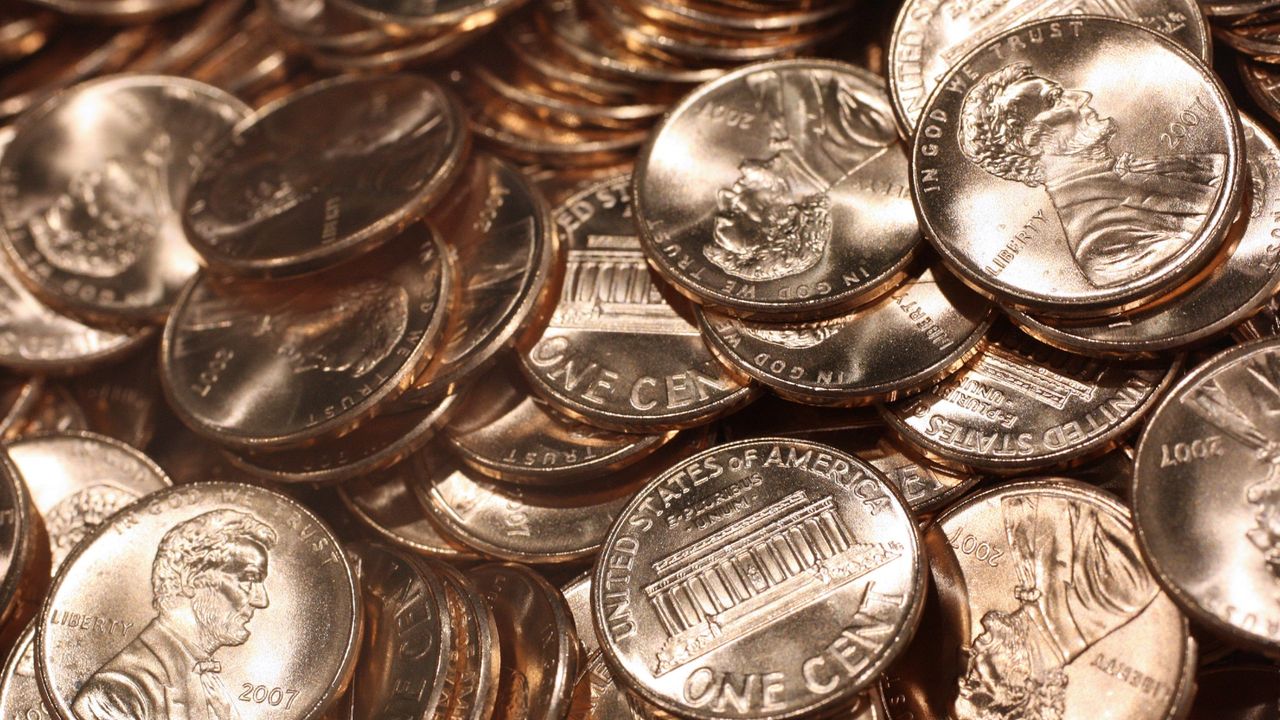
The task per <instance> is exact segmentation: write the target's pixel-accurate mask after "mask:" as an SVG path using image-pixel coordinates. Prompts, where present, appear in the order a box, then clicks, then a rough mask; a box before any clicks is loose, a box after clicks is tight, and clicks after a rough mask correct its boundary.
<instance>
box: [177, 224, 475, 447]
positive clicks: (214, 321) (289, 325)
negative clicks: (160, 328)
mask: <svg viewBox="0 0 1280 720" xmlns="http://www.w3.org/2000/svg"><path fill="white" fill-rule="evenodd" d="M450 275H451V270H450V268H449V266H448V264H447V261H446V256H445V252H444V248H443V246H442V245H441V243H440V239H439V238H438V237H437V236H436V235H435V234H434V232H433V231H432V230H431V229H430V228H429V227H428V226H427V225H425V224H423V223H415V224H414V225H412V226H411V227H410V228H409V229H408V230H406V231H405V233H404V235H402V236H401V237H400V238H399V239H398V240H397V242H395V243H392V244H391V245H389V246H387V247H384V248H381V249H379V250H378V251H377V252H374V253H371V254H368V255H365V256H363V257H361V258H359V259H357V260H354V261H352V262H350V263H347V264H344V265H343V266H341V267H338V268H333V269H331V270H329V271H327V272H325V273H321V274H317V275H315V276H312V277H306V278H295V279H292V280H289V281H252V280H243V279H236V278H227V277H219V276H215V275H212V274H209V273H201V274H199V275H197V276H196V278H195V279H194V280H193V281H192V282H191V284H190V285H188V286H187V288H186V290H185V291H184V292H183V294H182V296H181V297H180V298H179V300H178V302H177V304H176V306H175V307H174V310H173V313H172V314H171V315H170V316H169V322H168V324H167V325H166V326H165V332H164V338H163V341H162V343H161V349H160V357H161V362H160V376H161V380H162V381H163V384H164V390H165V394H166V396H167V397H168V398H169V401H170V403H169V404H170V405H171V406H172V407H173V409H174V411H175V412H176V413H177V414H178V416H179V417H180V418H181V419H182V420H183V422H185V423H187V424H188V425H189V426H190V427H191V429H192V430H195V431H196V432H198V433H200V434H202V435H204V436H206V437H208V438H210V439H212V440H214V441H216V442H219V443H221V444H224V445H229V446H235V447H239V448H246V449H247V448H253V447H280V446H287V445H291V444H292V445H297V444H299V443H301V442H303V441H306V440H308V439H311V438H316V437H322V436H324V435H328V434H333V433H340V432H343V431H346V430H349V429H351V428H352V427H353V426H355V425H356V424H357V423H358V422H360V421H361V420H363V419H366V418H367V417H369V416H370V415H371V414H373V413H374V412H375V411H376V410H377V408H378V406H379V405H380V404H381V403H382V402H385V401H389V400H391V399H394V398H395V397H396V396H397V395H399V394H400V393H402V392H403V391H404V389H405V387H406V386H407V385H408V383H409V382H410V380H411V379H412V378H413V377H415V376H416V375H417V374H418V372H419V371H420V370H421V368H422V366H423V365H424V364H425V363H426V362H427V361H428V360H429V359H430V357H431V353H432V352H433V350H434V348H435V347H436V346H437V345H438V343H439V341H440V338H441V335H442V329H443V327H444V325H445V323H444V314H445V305H446V301H447V299H448V298H449V295H450V286H451V283H452V279H451V277H450ZM268 383H269V384H268Z"/></svg>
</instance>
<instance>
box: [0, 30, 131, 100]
mask: <svg viewBox="0 0 1280 720" xmlns="http://www.w3.org/2000/svg"><path fill="white" fill-rule="evenodd" d="M149 36H150V32H149V29H148V28H147V27H146V26H138V27H131V28H126V29H124V30H118V31H117V30H113V29H108V28H94V29H90V28H77V29H76V31H74V32H65V33H59V34H58V35H57V36H55V37H54V39H53V41H52V42H50V43H49V44H48V45H46V46H45V47H44V48H42V49H41V51H40V52H38V53H36V54H35V55H34V56H32V57H30V58H28V59H27V60H26V61H25V62H23V63H21V64H20V65H18V66H16V67H15V68H13V69H9V70H6V71H5V73H4V74H3V75H0V120H7V119H9V118H12V117H14V116H16V115H18V114H20V113H22V112H23V111H25V110H27V109H28V108H30V107H32V106H33V105H35V104H36V103H39V102H40V101H42V100H44V99H45V98H46V97H48V96H49V95H51V94H53V93H55V92H57V91H58V90H61V89H63V88H65V87H69V86H71V85H74V84H75V83H78V82H80V81H81V80H86V79H88V78H92V77H96V76H98V75H104V74H106V73H111V72H115V71H117V70H119V69H121V68H123V67H124V66H125V64H126V63H128V62H129V60H130V59H131V58H133V57H134V56H136V55H137V54H138V51H139V50H141V49H142V48H143V46H144V45H145V44H146V42H147V38H148V37H149Z"/></svg>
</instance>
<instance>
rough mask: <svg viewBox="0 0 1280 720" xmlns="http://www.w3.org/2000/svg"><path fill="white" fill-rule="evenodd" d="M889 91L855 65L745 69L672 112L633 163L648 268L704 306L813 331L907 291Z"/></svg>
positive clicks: (910, 221)
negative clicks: (818, 322) (800, 323)
mask: <svg viewBox="0 0 1280 720" xmlns="http://www.w3.org/2000/svg"><path fill="white" fill-rule="evenodd" d="M907 175H908V173H907V159H906V152H905V149H904V148H903V146H902V144H901V143H900V142H899V141H898V134H897V130H896V129H895V127H894V124H893V111H892V109H891V108H890V107H889V100H888V98H887V97H886V96H885V91H884V89H883V81H882V80H881V79H880V78H877V77H875V76H873V75H872V74H871V73H869V72H867V71H865V70H863V69H861V68H858V67H854V66H852V65H846V64H844V63H838V62H832V61H823V60H792V61H779V62H770V63H761V64H758V65H751V66H748V67H745V68H741V69H738V70H735V71H733V72H731V73H729V74H727V75H725V76H724V77H722V78H720V79H719V80H716V81H714V82H711V83H708V84H706V85H703V86H702V87H701V88H699V89H698V90H696V91H694V92H693V93H691V94H690V95H689V96H687V97H686V98H685V99H684V100H682V101H681V102H680V103H679V104H678V105H676V107H675V108H673V109H672V110H671V111H670V112H669V113H668V115H667V116H666V118H665V119H664V120H663V122H662V123H661V124H660V125H659V126H658V128H657V129H656V130H655V131H654V136H653V139H652V140H651V142H650V143H649V144H648V145H647V146H646V147H645V148H644V150H643V151H642V153H641V155H640V158H639V160H637V162H636V174H635V187H636V203H635V204H636V218H637V225H638V227H639V228H640V231H641V238H642V239H643V243H644V248H645V253H646V255H647V256H648V258H649V262H650V263H651V264H652V265H653V267H654V268H655V269H656V270H657V271H658V272H659V274H661V275H662V276H663V277H664V278H665V279H666V280H668V281H669V282H671V283H672V285H673V286H675V287H676V288H677V289H678V290H680V292H682V293H683V294H685V295H687V296H688V297H690V298H692V299H693V300H695V301H696V302H698V303H700V304H706V305H712V306H715V307H717V308H719V309H721V310H722V311H723V312H726V313H731V314H734V315H740V316H760V317H762V318H763V317H766V316H768V317H774V318H778V319H796V318H800V317H802V316H807V317H804V318H803V319H809V318H811V317H812V316H814V315H827V316H830V315H834V314H838V313H839V312H841V311H843V310H846V309H849V308H851V307H853V306H856V305H858V304H862V303H865V302H867V301H868V300H871V299H873V298H874V297H876V296H877V295H879V294H881V293H883V292H884V291H886V290H888V289H889V288H891V287H892V286H893V285H894V284H896V283H897V282H898V281H899V280H901V279H902V273H903V269H904V268H905V267H906V265H907V263H908V261H909V260H910V259H911V256H912V253H913V252H914V251H915V249H916V247H917V245H919V244H920V233H919V229H918V226H917V224H916V221H915V219H914V218H913V211H912V206H911V199H910V193H909V191H908V189H907Z"/></svg>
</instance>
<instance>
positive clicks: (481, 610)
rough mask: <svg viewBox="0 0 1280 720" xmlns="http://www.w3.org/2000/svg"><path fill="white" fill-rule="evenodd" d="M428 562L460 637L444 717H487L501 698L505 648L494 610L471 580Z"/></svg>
mask: <svg viewBox="0 0 1280 720" xmlns="http://www.w3.org/2000/svg"><path fill="white" fill-rule="evenodd" d="M422 562H427V563H428V566H429V567H430V568H432V569H434V570H435V571H436V572H437V573H439V574H440V578H441V580H443V581H444V584H445V590H446V592H447V594H448V597H449V603H450V605H449V607H450V611H451V612H452V613H454V625H455V626H456V627H458V628H459V631H458V633H457V635H458V637H459V638H460V639H461V645H460V648H459V649H460V651H461V652H460V654H461V655H462V658H461V661H460V662H458V663H457V665H458V674H457V676H456V677H455V679H454V682H453V697H452V699H451V700H450V703H449V709H448V712H447V714H446V715H445V716H444V717H447V718H450V719H451V720H488V718H490V717H492V716H493V712H494V707H495V705H496V704H497V700H498V683H499V681H500V675H501V670H502V657H501V653H502V648H501V646H500V645H499V644H498V625H497V621H496V620H495V619H494V616H493V610H492V609H491V608H490V607H489V604H488V602H486V601H485V598H484V596H483V595H481V594H480V590H479V589H478V588H477V587H476V586H475V584H474V583H473V582H471V580H470V579H469V578H468V577H467V576H465V575H463V574H462V573H461V572H459V571H458V570H457V569H455V568H454V567H453V566H452V565H449V564H447V563H443V562H429V561H422Z"/></svg>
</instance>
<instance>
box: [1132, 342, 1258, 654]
mask: <svg viewBox="0 0 1280 720" xmlns="http://www.w3.org/2000/svg"><path fill="white" fill-rule="evenodd" d="M1278 398H1280V341H1277V340H1276V339H1274V338H1269V339H1264V340H1259V341H1256V342H1252V343H1248V344H1246V345H1242V346H1238V347H1234V348H1232V349H1230V350H1228V351H1226V352H1223V353H1220V354H1218V355H1215V356H1214V357H1213V358H1212V359H1211V360H1209V361H1208V362H1206V363H1204V364H1202V365H1200V366H1199V367H1197V368H1195V369H1194V370H1193V371H1192V372H1191V373H1190V374H1188V375H1187V376H1186V377H1184V378H1183V379H1182V380H1180V381H1179V382H1178V384H1177V385H1176V386H1175V387H1174V388H1173V390H1172V391H1171V392H1170V393H1169V394H1168V395H1167V396H1165V398H1164V400H1162V401H1161V403H1160V405H1159V406H1158V407H1157V408H1156V409H1155V410H1154V411H1153V412H1152V414H1151V419H1150V420H1149V421H1148V423H1147V427H1146V430H1145V431H1144V432H1143V433H1142V438H1141V440H1140V441H1139V442H1138V447H1137V450H1136V458H1135V461H1134V471H1133V513H1134V522H1135V524H1136V525H1137V528H1138V539H1139V540H1140V541H1141V543H1142V548H1143V550H1144V551H1145V553H1146V555H1147V558H1148V560H1149V561H1150V563H1151V567H1152V569H1153V570H1154V572H1155V574H1156V577H1157V578H1159V579H1160V581H1161V583H1162V584H1163V585H1164V586H1165V587H1166V588H1167V589H1168V591H1169V593H1170V594H1171V595H1172V596H1173V598H1174V599H1175V600H1177V601H1178V604H1179V605H1180V606H1181V607H1182V608H1183V610H1184V611H1186V612H1187V614H1188V615H1190V616H1191V617H1192V618H1194V619H1195V620H1197V621H1198V622H1200V623H1203V624H1205V625H1207V626H1208V627H1210V628H1212V629H1213V630H1214V631H1216V632H1219V633H1222V634H1225V635H1227V636H1228V637H1230V638H1232V639H1233V640H1234V641H1235V642H1237V643H1243V644H1247V645H1252V646H1254V647H1256V648H1257V649H1259V650H1261V651H1264V652H1268V653H1271V654H1274V655H1280V604H1278V602H1277V601H1278V600H1280V483H1278V482H1277V480H1276V467H1277V465H1276V460H1277V453H1276V449H1277V447H1278V446H1277V444H1276V441H1275V439H1274V432H1275V423H1274V420H1273V417H1274V413H1273V412H1272V408H1273V404H1274V403H1275V402H1276V401H1277V399H1278Z"/></svg>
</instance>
